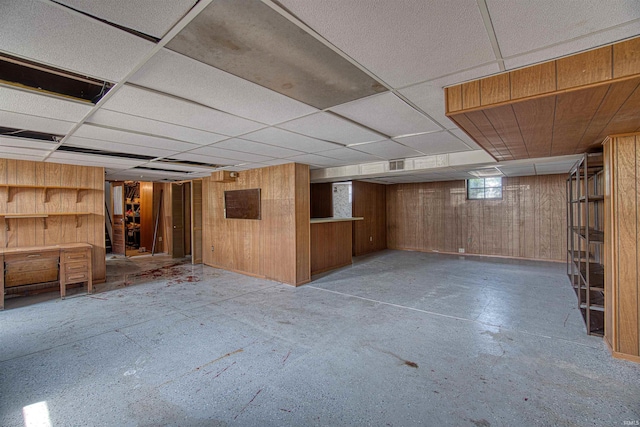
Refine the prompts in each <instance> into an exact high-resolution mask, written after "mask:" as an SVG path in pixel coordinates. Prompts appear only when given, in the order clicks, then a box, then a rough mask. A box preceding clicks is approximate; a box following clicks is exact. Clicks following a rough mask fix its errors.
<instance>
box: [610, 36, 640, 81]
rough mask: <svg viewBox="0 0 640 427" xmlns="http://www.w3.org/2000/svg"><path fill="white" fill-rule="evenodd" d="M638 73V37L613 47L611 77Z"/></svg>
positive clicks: (639, 50)
mask: <svg viewBox="0 0 640 427" xmlns="http://www.w3.org/2000/svg"><path fill="white" fill-rule="evenodd" d="M637 73H640V37H636V38H635V39H631V40H627V41H623V42H621V43H617V44H615V45H613V77H614V78H618V77H625V76H630V75H632V74H637Z"/></svg>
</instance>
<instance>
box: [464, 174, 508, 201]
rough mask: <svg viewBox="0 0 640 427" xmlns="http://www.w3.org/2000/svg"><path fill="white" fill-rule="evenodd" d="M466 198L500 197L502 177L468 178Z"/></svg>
mask: <svg viewBox="0 0 640 427" xmlns="http://www.w3.org/2000/svg"><path fill="white" fill-rule="evenodd" d="M467 199H468V200H485V199H502V177H493V178H472V179H468V180H467Z"/></svg>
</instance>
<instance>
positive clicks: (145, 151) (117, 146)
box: [63, 136, 176, 157]
mask: <svg viewBox="0 0 640 427" xmlns="http://www.w3.org/2000/svg"><path fill="white" fill-rule="evenodd" d="M63 145H65V146H73V147H84V148H92V149H94V150H104V151H112V152H115V153H127V154H140V155H143V156H153V157H165V156H170V155H172V154H176V151H172V150H166V149H165V150H163V149H160V148H157V147H154V146H146V147H145V146H138V145H129V144H122V143H118V142H111V141H110V142H105V141H104V140H100V139H89V138H80V137H77V136H72V137H70V138H68V139H67V141H66V142H65V143H64V144H63Z"/></svg>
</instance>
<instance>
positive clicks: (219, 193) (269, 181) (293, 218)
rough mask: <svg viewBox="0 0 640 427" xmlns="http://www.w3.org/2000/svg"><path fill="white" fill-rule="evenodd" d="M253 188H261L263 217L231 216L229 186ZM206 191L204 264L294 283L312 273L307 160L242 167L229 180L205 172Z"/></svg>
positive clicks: (204, 197)
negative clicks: (228, 211) (226, 210)
mask: <svg viewBox="0 0 640 427" xmlns="http://www.w3.org/2000/svg"><path fill="white" fill-rule="evenodd" d="M249 188H260V189H261V205H262V206H261V214H262V219H261V220H241V219H226V218H225V217H224V191H226V190H242V189H249ZM202 196H203V222H204V233H203V247H204V251H203V252H204V254H203V260H204V263H205V264H207V265H210V266H213V267H219V268H223V269H227V270H233V271H237V272H241V273H246V274H250V275H255V276H259V277H265V278H268V279H272V280H277V281H281V282H284V283H288V284H291V285H301V284H303V283H306V282H308V281H309V280H310V279H311V271H310V244H309V235H310V234H309V233H310V231H309V230H310V229H309V167H308V166H307V165H300V164H294V163H290V164H286V165H281V166H272V167H266V168H261V169H252V170H247V171H242V172H239V176H238V178H237V180H236V181H235V182H228V183H222V182H213V181H212V180H211V179H210V178H205V179H204V180H203V187H202ZM212 247H213V250H211V248H212Z"/></svg>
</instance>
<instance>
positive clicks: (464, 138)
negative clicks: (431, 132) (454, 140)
mask: <svg viewBox="0 0 640 427" xmlns="http://www.w3.org/2000/svg"><path fill="white" fill-rule="evenodd" d="M451 133H453V134H454V135H455V136H457V137H458V139H460V140H461V141H462V142H464V143H465V144H466V145H467V146H468V147H469V148H471V149H472V150H482V149H483V148H482V147H480V146H479V145H478V144H477V143H476V142H475V141H474V140H473V139H471V137H469V135H467V134H466V133H464V131H463V130H462V129H453V130H452V131H451Z"/></svg>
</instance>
